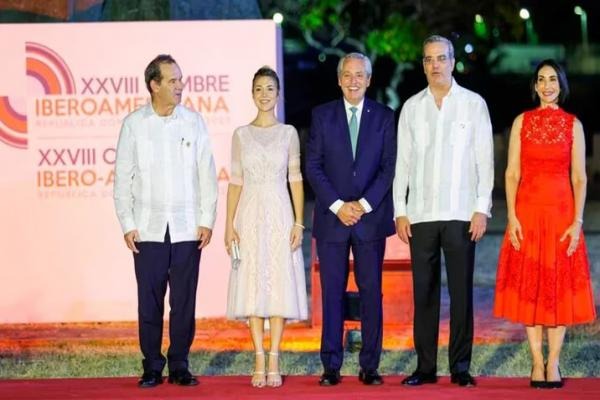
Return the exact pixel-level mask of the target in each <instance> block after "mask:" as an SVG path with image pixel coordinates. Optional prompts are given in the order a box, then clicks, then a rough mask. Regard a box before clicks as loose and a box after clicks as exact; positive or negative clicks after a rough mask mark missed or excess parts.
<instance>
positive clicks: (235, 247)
mask: <svg viewBox="0 0 600 400" xmlns="http://www.w3.org/2000/svg"><path fill="white" fill-rule="evenodd" d="M230 252H231V268H233V269H237V268H238V267H239V266H240V261H241V260H242V259H241V258H240V245H239V244H238V242H236V241H235V240H232V241H231V248H230Z"/></svg>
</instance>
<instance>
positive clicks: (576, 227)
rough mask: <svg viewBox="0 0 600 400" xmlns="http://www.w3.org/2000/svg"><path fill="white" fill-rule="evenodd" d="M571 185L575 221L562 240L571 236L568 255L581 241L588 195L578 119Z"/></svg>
mask: <svg viewBox="0 0 600 400" xmlns="http://www.w3.org/2000/svg"><path fill="white" fill-rule="evenodd" d="M571 185H572V187H573V200H574V203H575V213H574V215H573V222H572V223H571V225H570V226H569V227H568V228H567V230H566V231H565V233H564V234H563V236H562V238H561V241H562V240H564V239H565V238H566V237H567V236H570V241H569V247H568V248H567V255H568V256H570V255H571V254H573V252H574V251H575V249H576V248H577V243H578V242H579V234H580V232H581V224H582V222H583V207H584V204H585V197H586V185H587V176H586V173H585V136H584V134H583V126H582V125H581V122H579V120H578V119H576V120H575V121H574V122H573V147H572V149H571Z"/></svg>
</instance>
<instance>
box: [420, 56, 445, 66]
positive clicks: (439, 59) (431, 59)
mask: <svg viewBox="0 0 600 400" xmlns="http://www.w3.org/2000/svg"><path fill="white" fill-rule="evenodd" d="M448 59H449V57H448V56H447V55H445V54H442V55H441V56H437V57H423V64H432V63H433V62H434V61H437V62H438V63H440V64H444V63H445V62H446V61H448Z"/></svg>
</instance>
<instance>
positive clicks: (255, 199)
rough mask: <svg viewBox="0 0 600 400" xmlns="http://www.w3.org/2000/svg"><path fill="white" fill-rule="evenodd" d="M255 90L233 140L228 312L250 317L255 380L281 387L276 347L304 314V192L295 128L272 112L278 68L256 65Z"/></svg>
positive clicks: (258, 383)
mask: <svg viewBox="0 0 600 400" xmlns="http://www.w3.org/2000/svg"><path fill="white" fill-rule="evenodd" d="M252 97H253V99H254V103H255V104H256V107H257V108H258V114H257V116H256V118H255V119H254V120H253V121H252V122H251V123H250V124H249V125H245V126H242V127H239V128H237V129H236V130H235V132H234V133H233V138H232V145H231V150H232V151H231V178H230V183H229V188H228V191H227V222H226V230H225V246H226V247H227V250H228V252H230V248H231V245H232V242H233V241H235V242H237V243H238V245H239V250H240V258H241V261H240V262H239V265H238V267H237V268H235V269H232V271H231V275H230V279H229V295H228V304H227V316H228V317H229V318H232V319H248V320H249V324H250V333H251V336H252V341H253V344H254V349H255V368H254V373H253V376H252V385H253V386H255V387H263V386H265V385H267V386H273V387H277V386H280V385H281V383H282V380H281V375H280V372H279V358H278V355H279V345H280V341H281V337H282V334H283V327H284V323H285V320H286V319H291V320H303V319H306V318H307V302H306V284H305V276H304V261H303V257H302V249H301V248H300V245H301V243H302V233H303V229H304V226H303V225H302V221H303V203H304V192H303V188H302V175H301V173H300V146H299V141H298V134H297V132H296V130H295V129H294V127H293V126H291V125H284V124H282V123H280V122H279V121H277V119H276V117H275V105H276V104H277V100H278V97H279V78H278V77H277V74H276V73H275V71H273V70H272V69H270V68H268V67H263V68H261V69H259V70H258V71H257V72H256V74H255V75H254V79H253V81H252ZM288 181H289V184H290V191H289V192H288V185H287V184H288ZM289 193H291V201H290V195H289ZM292 204H293V207H292ZM266 318H268V319H269V325H270V331H271V346H270V350H269V358H268V362H266V357H265V353H264V350H263V326H264V320H265V319H266Z"/></svg>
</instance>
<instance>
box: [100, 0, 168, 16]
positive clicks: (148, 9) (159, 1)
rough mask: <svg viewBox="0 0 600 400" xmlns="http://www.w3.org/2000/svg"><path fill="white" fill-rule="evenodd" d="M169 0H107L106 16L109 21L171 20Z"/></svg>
mask: <svg viewBox="0 0 600 400" xmlns="http://www.w3.org/2000/svg"><path fill="white" fill-rule="evenodd" d="M169 7H170V1H169V0H105V11H104V13H105V16H104V18H105V19H106V20H109V21H164V20H169Z"/></svg>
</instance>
